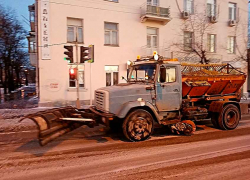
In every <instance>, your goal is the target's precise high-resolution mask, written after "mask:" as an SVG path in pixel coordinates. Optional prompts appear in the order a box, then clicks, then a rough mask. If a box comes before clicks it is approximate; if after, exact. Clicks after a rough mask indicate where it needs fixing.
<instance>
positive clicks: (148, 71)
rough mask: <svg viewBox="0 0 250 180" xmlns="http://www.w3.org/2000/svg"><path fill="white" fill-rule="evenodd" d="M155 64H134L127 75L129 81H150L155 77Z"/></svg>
mask: <svg viewBox="0 0 250 180" xmlns="http://www.w3.org/2000/svg"><path fill="white" fill-rule="evenodd" d="M155 68H156V66H155V64H144V65H137V66H134V68H133V69H132V72H131V74H130V77H129V81H147V82H149V81H150V82H151V81H153V80H154V77H155Z"/></svg>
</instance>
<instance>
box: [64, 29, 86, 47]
mask: <svg viewBox="0 0 250 180" xmlns="http://www.w3.org/2000/svg"><path fill="white" fill-rule="evenodd" d="M70 27H72V28H73V29H74V32H73V33H74V40H73V41H69V36H68V33H69V28H70ZM79 28H82V30H81V32H82V41H79V40H78V38H79V33H78V31H79ZM83 39H84V38H83V26H73V25H67V43H76V42H77V43H79V44H84V41H83ZM76 40H77V41H76Z"/></svg>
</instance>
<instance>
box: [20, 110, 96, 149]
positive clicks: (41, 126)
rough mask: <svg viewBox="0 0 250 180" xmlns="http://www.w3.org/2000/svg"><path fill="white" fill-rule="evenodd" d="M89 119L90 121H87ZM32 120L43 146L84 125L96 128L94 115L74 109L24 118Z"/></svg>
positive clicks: (46, 112)
mask: <svg viewBox="0 0 250 180" xmlns="http://www.w3.org/2000/svg"><path fill="white" fill-rule="evenodd" d="M85 118H88V119H85ZM24 119H31V120H32V121H34V122H35V123H36V125H37V127H38V140H39V144H40V145H41V146H44V145H46V144H48V143H49V142H51V141H53V140H55V139H56V138H58V137H60V136H62V135H64V134H66V133H68V132H71V131H73V130H74V129H76V128H79V127H81V126H83V125H88V126H90V127H92V126H94V124H95V120H93V119H94V116H93V114H92V113H89V112H86V111H79V110H78V109H76V108H74V107H63V108H54V109H49V110H45V111H40V112H37V113H34V114H29V115H27V116H25V117H24V118H22V119H21V120H20V121H22V120H24Z"/></svg>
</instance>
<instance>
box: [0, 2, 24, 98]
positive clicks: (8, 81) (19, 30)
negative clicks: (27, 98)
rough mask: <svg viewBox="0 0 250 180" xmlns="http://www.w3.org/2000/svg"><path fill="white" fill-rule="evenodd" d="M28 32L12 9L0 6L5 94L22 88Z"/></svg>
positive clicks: (1, 51) (0, 38)
mask: <svg viewBox="0 0 250 180" xmlns="http://www.w3.org/2000/svg"><path fill="white" fill-rule="evenodd" d="M26 35H27V33H26V31H25V30H24V28H23V27H22V25H21V23H20V22H19V21H18V20H17V18H16V14H15V12H14V11H13V10H11V9H6V8H3V7H2V6H1V5H0V60H1V68H0V70H1V72H2V71H3V72H2V73H1V75H2V76H3V77H1V78H2V82H3V87H4V93H5V94H6V93H10V92H11V91H13V90H15V89H16V88H17V87H18V86H20V76H19V74H20V71H21V65H22V64H24V63H25V62H27V52H26V51H25V50H24V49H23V48H24V47H25V46H26V45H25V43H24V40H26Z"/></svg>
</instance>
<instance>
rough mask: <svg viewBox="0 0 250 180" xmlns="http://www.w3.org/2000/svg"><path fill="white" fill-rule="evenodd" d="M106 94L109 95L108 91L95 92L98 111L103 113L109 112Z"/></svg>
mask: <svg viewBox="0 0 250 180" xmlns="http://www.w3.org/2000/svg"><path fill="white" fill-rule="evenodd" d="M106 94H107V92H106V91H101V90H97V91H95V105H96V109H98V110H100V111H103V112H108V107H107V95H106Z"/></svg>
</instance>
